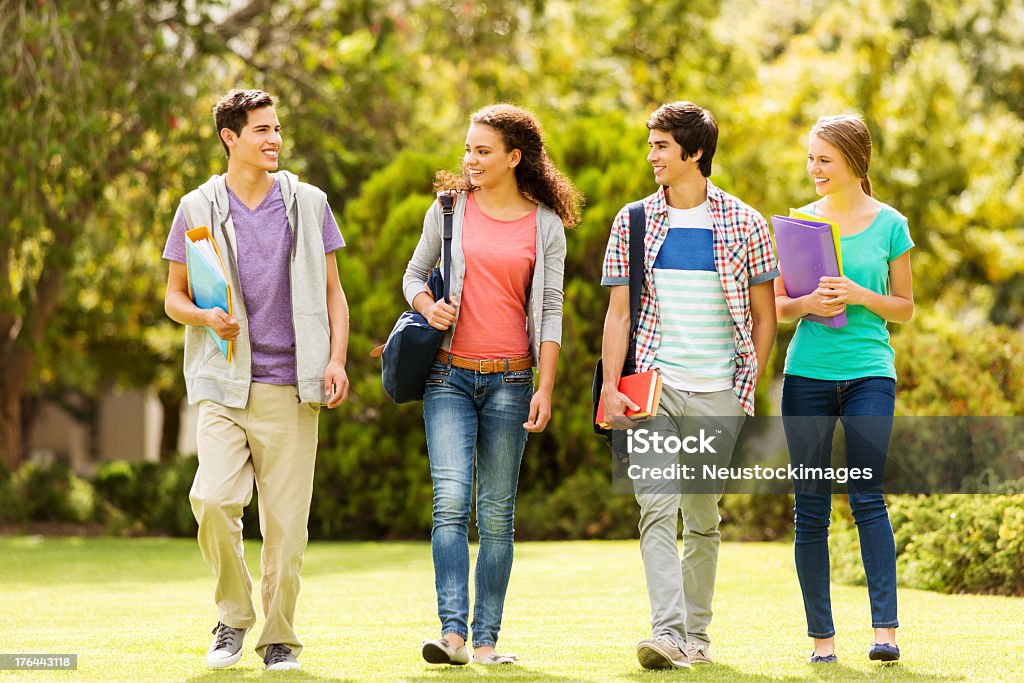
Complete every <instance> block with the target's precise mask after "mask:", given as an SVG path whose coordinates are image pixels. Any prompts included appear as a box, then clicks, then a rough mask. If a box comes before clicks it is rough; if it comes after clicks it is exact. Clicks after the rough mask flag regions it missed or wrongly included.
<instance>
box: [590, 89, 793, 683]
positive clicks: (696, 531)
mask: <svg viewBox="0 0 1024 683" xmlns="http://www.w3.org/2000/svg"><path fill="white" fill-rule="evenodd" d="M647 128H648V129H650V134H649V136H648V145H649V146H650V153H649V154H648V155H647V160H648V161H649V162H650V163H651V165H652V166H653V168H654V179H655V181H656V182H657V183H658V185H659V187H658V191H657V192H655V193H654V194H652V195H651V196H649V197H647V198H646V199H644V200H643V204H644V210H645V214H646V230H645V237H644V276H643V287H642V293H641V299H640V312H639V320H638V325H637V332H636V338H635V344H636V371H637V372H644V371H647V370H649V369H651V368H657V369H658V370H660V371H661V374H662V379H663V389H662V396H661V403H660V404H659V409H658V413H659V415H666V416H671V417H672V418H673V420H680V421H681V420H682V418H687V419H689V418H702V417H708V418H712V417H713V418H715V419H718V420H724V419H726V418H731V419H732V420H733V423H734V424H738V423H739V422H740V421H742V419H743V416H744V415H753V414H754V387H755V386H756V385H757V382H758V380H759V379H760V378H761V374H762V372H763V369H764V367H765V365H766V364H767V362H768V357H769V355H770V354H771V349H772V344H773V342H774V340H775V331H776V320H775V301H774V296H773V292H772V282H771V281H772V280H773V279H774V278H776V277H778V275H779V270H778V268H777V263H776V260H775V255H774V253H773V252H772V244H771V236H770V234H769V232H768V224H767V223H766V222H765V220H764V218H763V217H761V215H760V214H758V213H757V212H756V211H754V210H753V209H752V208H750V207H749V206H747V205H746V204H744V203H743V202H741V201H740V200H738V199H736V198H735V197H733V196H731V195H728V194H726V193H725V192H723V191H721V190H720V189H718V188H717V187H715V186H714V185H713V184H711V182H710V181H708V179H707V177H708V176H709V175H711V160H712V157H713V156H714V154H715V147H716V146H717V143H718V125H717V124H716V123H715V119H714V118H713V117H712V116H711V113H710V112H709V111H707V110H706V109H702V108H700V107H698V106H696V105H694V104H692V103H690V102H673V103H671V104H666V105H663V106H661V107H660V108H659V109H658V110H657V111H655V112H654V113H653V114H651V117H650V119H649V120H648V121H647ZM601 284H602V285H604V286H606V287H609V288H610V289H611V297H610V302H609V305H608V313H607V316H606V318H605V324H604V343H603V349H602V358H603V361H604V388H603V393H602V398H603V400H604V405H605V414H606V415H607V416H608V417H609V421H610V422H611V423H612V426H613V427H615V428H616V429H631V428H633V427H634V426H635V425H636V423H635V422H634V421H633V420H631V419H629V418H627V417H625V416H624V415H625V412H626V409H627V408H630V409H633V410H636V409H637V406H636V405H635V404H634V403H632V401H630V399H629V398H628V397H627V396H626V395H624V394H622V393H620V392H619V391H618V389H617V386H618V383H619V379H620V374H621V369H622V366H623V362H624V361H625V358H626V355H627V350H628V348H629V345H630V343H631V342H632V341H633V340H630V339H629V329H630V311H629V210H628V207H623V209H622V210H621V211H619V214H618V216H616V218H615V222H614V224H613V225H612V230H611V236H610V238H609V240H608V249H607V252H606V255H605V260H604V268H603V272H602V278H601ZM673 424H677V425H678V424H681V422H673ZM736 431H738V427H737V429H736ZM679 436H680V437H682V436H685V435H683V434H679ZM731 448H732V446H731V445H730V446H729V451H730V452H731ZM721 450H722V449H719V453H718V457H721V456H722V453H721ZM725 456H726V457H728V454H725ZM707 490H709V491H710V492H699V493H685V494H684V493H682V492H681V490H680V487H679V485H678V483H676V484H675V487H674V488H671V487H670V488H669V489H667V490H666V489H665V488H664V486H661V487H660V488H658V487H654V488H651V487H645V486H643V485H639V484H638V485H637V486H636V487H635V491H636V498H637V502H638V503H639V504H640V552H641V555H642V557H643V562H644V571H645V574H646V576H647V592H648V596H649V598H650V602H651V626H652V638H651V639H648V640H643V641H641V642H640V643H639V644H638V645H637V658H638V659H639V661H640V664H641V665H643V666H644V667H645V668H648V669H659V668H688V667H689V666H690V663H691V662H693V663H709V662H710V661H711V657H710V639H709V638H708V634H707V628H708V625H709V624H710V622H711V614H712V613H711V600H712V596H713V595H714V588H715V570H716V567H717V563H718V548H719V544H720V534H719V532H718V525H719V522H720V521H721V518H720V517H719V514H718V501H719V499H720V498H721V490H720V489H717V490H715V489H707ZM666 491H667V492H666ZM680 512H681V513H682V516H683V558H682V563H681V564H680V559H679V550H678V547H677V543H676V539H677V524H678V516H679V514H680Z"/></svg>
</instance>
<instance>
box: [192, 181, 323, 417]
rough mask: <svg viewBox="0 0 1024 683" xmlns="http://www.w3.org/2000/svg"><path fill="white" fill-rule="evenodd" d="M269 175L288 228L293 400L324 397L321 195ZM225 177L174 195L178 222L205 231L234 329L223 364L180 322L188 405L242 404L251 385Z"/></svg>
mask: <svg viewBox="0 0 1024 683" xmlns="http://www.w3.org/2000/svg"><path fill="white" fill-rule="evenodd" d="M274 176H275V177H276V178H277V180H278V182H279V183H280V186H281V193H282V195H283V197H284V203H285V206H286V207H287V211H288V225H289V226H290V228H291V231H292V251H291V259H290V262H289V271H290V273H291V299H292V300H291V305H292V320H293V322H294V324H295V370H296V374H297V377H298V387H297V389H298V394H297V396H296V400H298V401H299V402H300V403H321V402H322V401H323V400H324V370H325V369H326V367H327V363H328V361H329V360H330V357H331V333H330V321H329V318H328V316H327V261H326V259H325V257H324V238H323V224H324V211H326V210H327V195H325V194H324V193H323V192H322V191H321V190H320V189H318V188H316V187H314V186H312V185H308V184H306V183H302V182H299V179H298V178H297V177H296V176H295V175H294V174H292V173H289V172H287V171H280V172H278V173H276V174H274ZM225 178H226V176H223V175H215V176H213V177H212V178H210V179H209V180H208V181H206V182H205V183H203V184H202V185H200V186H199V187H198V188H197V189H195V190H193V191H192V192H189V193H188V194H187V195H185V197H183V198H182V200H181V209H182V213H183V214H184V216H185V223H186V225H188V228H189V229H190V230H191V229H193V228H196V227H199V226H203V225H206V226H208V227H209V228H210V232H211V233H212V234H213V238H214V240H215V241H216V242H217V248H218V249H219V250H220V253H221V257H222V258H223V259H224V265H225V267H226V268H227V270H228V278H229V279H230V283H231V314H232V315H233V316H235V318H237V319H238V325H239V327H240V328H241V329H240V332H239V334H238V339H237V340H235V342H234V348H233V351H232V356H231V361H230V362H228V361H227V360H226V359H225V358H224V356H223V355H221V353H220V349H219V348H218V347H217V345H216V344H215V343H214V341H213V340H212V339H210V335H209V333H208V332H207V331H206V329H205V328H203V327H194V326H191V325H187V326H186V327H185V387H186V389H187V391H188V402H189V403H198V402H199V401H203V400H209V401H213V402H215V403H219V404H221V405H223V406H226V407H228V408H244V407H245V406H246V404H247V403H248V401H249V386H250V384H251V383H252V347H251V345H250V342H249V321H248V317H247V316H246V312H245V301H244V300H243V298H242V288H241V285H240V283H239V279H238V261H237V249H236V245H237V240H236V239H235V228H234V224H233V223H232V221H231V214H230V212H229V211H228V192H227V184H226V182H225Z"/></svg>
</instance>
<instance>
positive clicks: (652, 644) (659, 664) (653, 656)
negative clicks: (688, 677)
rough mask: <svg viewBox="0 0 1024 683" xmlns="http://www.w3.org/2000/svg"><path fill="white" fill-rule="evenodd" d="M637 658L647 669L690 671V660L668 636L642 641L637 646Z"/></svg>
mask: <svg viewBox="0 0 1024 683" xmlns="http://www.w3.org/2000/svg"><path fill="white" fill-rule="evenodd" d="M636 658H637V661H639V662H640V666H642V667H643V668H645V669H689V668H690V660H689V659H688V658H687V657H686V654H685V653H684V652H683V651H682V650H680V649H679V646H678V645H676V644H675V641H673V640H672V639H671V638H669V637H668V636H658V637H657V638H653V639H647V640H641V641H640V642H639V643H637V645H636Z"/></svg>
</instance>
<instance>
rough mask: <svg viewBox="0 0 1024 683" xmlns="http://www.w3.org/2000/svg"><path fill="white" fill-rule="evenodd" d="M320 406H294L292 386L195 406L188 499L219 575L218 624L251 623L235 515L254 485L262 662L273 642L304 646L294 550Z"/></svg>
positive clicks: (305, 507)
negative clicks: (234, 402) (297, 621)
mask: <svg viewBox="0 0 1024 683" xmlns="http://www.w3.org/2000/svg"><path fill="white" fill-rule="evenodd" d="M319 413H320V406H319V405H318V404H309V403H301V404H300V403H299V402H298V401H297V399H296V390H295V387H293V386H277V385H273V384H259V383H256V382H254V383H253V384H252V386H251V388H250V391H249V403H248V406H247V407H246V408H225V407H224V406H222V405H220V404H217V403H213V402H211V401H203V402H201V403H200V404H199V425H198V446H199V470H198V471H197V472H196V479H195V482H194V483H193V484H192V491H191V493H190V494H189V499H190V500H191V501H192V512H193V513H194V514H195V516H196V521H198V522H199V547H200V549H201V550H202V553H203V559H205V560H206V563H207V564H208V565H209V566H210V569H212V570H213V573H214V575H215V576H216V577H217V587H216V591H215V596H214V597H215V600H216V602H217V610H218V613H219V618H220V621H221V622H223V623H225V624H227V625H228V626H230V627H232V628H244V629H249V628H252V626H253V625H254V624H255V623H256V612H255V610H254V609H253V604H252V577H251V576H250V574H249V569H248V567H246V565H245V557H244V555H243V554H242V509H243V508H244V507H245V506H246V505H248V504H249V501H250V500H252V485H253V481H254V480H255V483H256V485H257V486H258V487H259V512H260V531H261V532H262V534H263V557H262V561H261V567H262V574H263V580H262V585H261V592H262V596H263V615H264V617H266V623H265V624H264V626H263V633H262V634H261V636H260V639H259V642H258V643H257V644H256V652H257V653H258V654H259V655H260V656H261V657H262V656H263V654H264V652H265V651H266V648H267V646H268V645H271V644H274V643H281V644H283V645H287V646H288V647H290V648H291V649H292V652H293V653H295V655H296V656H297V655H298V654H299V653H300V652H301V651H302V643H301V642H299V638H298V636H297V635H296V634H295V629H294V626H293V623H292V622H293V620H294V617H295V602H296V598H297V597H298V594H299V587H300V583H301V581H300V578H299V571H300V569H301V567H302V551H303V550H304V549H305V547H306V541H307V539H308V535H309V534H308V531H307V525H308V523H309V505H310V500H311V498H312V494H313V465H314V462H315V460H316V444H317V417H318V415H319Z"/></svg>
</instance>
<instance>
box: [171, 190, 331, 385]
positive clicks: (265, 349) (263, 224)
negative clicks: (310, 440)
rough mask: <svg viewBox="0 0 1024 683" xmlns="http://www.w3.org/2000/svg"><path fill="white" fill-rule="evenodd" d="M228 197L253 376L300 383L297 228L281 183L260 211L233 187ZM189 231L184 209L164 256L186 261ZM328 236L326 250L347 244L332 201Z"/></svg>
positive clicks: (263, 380)
mask: <svg viewBox="0 0 1024 683" xmlns="http://www.w3.org/2000/svg"><path fill="white" fill-rule="evenodd" d="M228 202H229V211H230V212H231V222H232V224H234V227H235V240H236V242H237V247H238V253H237V257H236V260H237V261H238V280H239V283H240V284H241V287H242V301H244V302H245V311H246V313H247V314H248V316H249V341H250V344H251V345H252V379H253V381H254V382H260V383H263V384H282V385H292V384H295V383H296V382H297V381H298V380H297V377H296V373H295V323H294V322H293V320H292V300H291V274H290V271H289V268H288V259H289V258H290V257H291V250H292V232H291V228H290V227H289V226H288V214H287V207H286V206H285V203H284V196H283V195H282V194H281V186H280V184H279V183H278V181H277V180H274V186H273V187H272V188H270V192H269V193H267V196H266V197H265V198H264V199H263V202H262V203H260V205H259V206H258V207H256V210H255V211H254V210H252V209H250V208H249V207H248V206H246V205H245V203H244V202H243V201H242V200H241V199H239V198H238V197H237V196H235V193H234V192H232V191H231V190H230V189H229V190H228ZM186 230H188V225H187V224H186V223H185V216H184V215H183V214H182V212H181V209H180V208H179V210H178V212H177V214H175V216H174V223H173V224H172V225H171V234H170V235H169V236H168V237H167V244H166V245H165V246H164V258H165V259H168V260H170V261H177V262H178V263H185V231H186ZM323 236H324V253H325V254H330V253H331V252H333V251H337V250H338V249H341V248H342V247H344V246H345V240H344V239H343V238H342V236H341V230H339V229H338V223H337V221H335V220H334V214H332V213H331V207H330V206H328V207H327V210H326V211H324V225H323Z"/></svg>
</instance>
